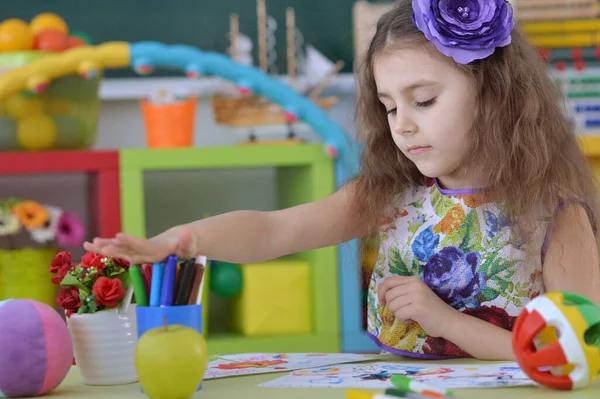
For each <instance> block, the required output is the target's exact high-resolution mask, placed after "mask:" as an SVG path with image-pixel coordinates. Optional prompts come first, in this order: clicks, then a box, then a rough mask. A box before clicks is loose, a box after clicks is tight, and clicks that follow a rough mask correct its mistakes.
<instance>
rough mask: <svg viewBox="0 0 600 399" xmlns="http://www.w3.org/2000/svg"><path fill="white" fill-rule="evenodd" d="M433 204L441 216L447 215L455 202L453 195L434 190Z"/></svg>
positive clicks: (436, 212)
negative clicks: (449, 195)
mask: <svg viewBox="0 0 600 399" xmlns="http://www.w3.org/2000/svg"><path fill="white" fill-rule="evenodd" d="M430 200H431V205H432V206H433V210H434V211H435V214H436V215H438V216H439V217H444V216H446V213H448V210H449V209H450V208H452V207H453V206H454V205H455V203H454V200H453V199H452V197H448V196H446V195H444V194H442V193H440V192H439V190H432V193H431V198H430Z"/></svg>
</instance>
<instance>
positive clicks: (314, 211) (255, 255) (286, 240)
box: [187, 186, 366, 263]
mask: <svg viewBox="0 0 600 399" xmlns="http://www.w3.org/2000/svg"><path fill="white" fill-rule="evenodd" d="M352 190H353V186H346V187H344V188H342V189H340V190H339V191H337V192H335V193H334V194H332V195H331V196H328V197H326V198H323V199H320V200H317V201H313V202H309V203H306V204H301V205H297V206H294V207H291V208H285V209H281V210H276V211H271V212H260V211H235V212H230V213H225V214H222V215H218V216H215V217H212V218H208V219H203V220H199V221H196V222H192V223H190V224H189V225H187V226H188V227H189V228H190V229H191V231H192V232H193V236H194V238H195V241H196V244H195V247H196V248H197V249H198V250H199V251H201V252H202V253H203V254H205V255H206V256H207V257H208V258H209V259H217V260H225V261H229V262H234V263H251V262H260V261H265V260H269V259H274V258H278V257H280V256H285V255H288V254H292V253H297V252H301V251H306V250H311V249H317V248H323V247H328V246H331V245H336V244H339V243H342V242H345V241H348V240H350V239H353V238H356V237H359V236H362V235H365V234H366V231H365V229H364V228H363V226H364V225H365V224H362V223H361V222H360V220H359V218H357V216H356V215H353V214H352V211H351V201H352Z"/></svg>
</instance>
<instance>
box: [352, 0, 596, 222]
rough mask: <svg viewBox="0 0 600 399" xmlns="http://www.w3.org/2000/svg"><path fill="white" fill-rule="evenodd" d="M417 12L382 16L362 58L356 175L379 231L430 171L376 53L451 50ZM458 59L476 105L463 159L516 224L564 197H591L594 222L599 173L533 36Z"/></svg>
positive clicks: (361, 200) (366, 215) (408, 8)
mask: <svg viewBox="0 0 600 399" xmlns="http://www.w3.org/2000/svg"><path fill="white" fill-rule="evenodd" d="M412 13H413V10H412V5H411V1H410V0H401V1H398V2H397V5H396V6H395V8H394V9H393V10H391V11H389V12H387V13H386V14H385V15H383V17H382V18H381V19H380V20H379V22H378V24H377V30H376V33H375V36H374V37H373V39H372V41H371V43H370V46H369V48H368V51H367V52H366V54H365V55H364V58H363V59H362V60H360V63H359V65H358V67H359V70H358V71H359V72H358V91H357V107H356V118H357V128H358V136H359V139H360V140H361V141H362V142H363V143H364V151H363V154H362V159H361V172H360V173H359V175H358V176H357V177H356V178H355V179H354V183H355V187H356V191H355V193H356V198H355V201H354V205H355V206H356V209H355V211H356V212H358V213H359V214H360V215H362V220H367V221H369V222H371V223H372V226H370V227H371V228H372V230H371V231H373V232H375V231H376V230H377V228H378V227H379V226H378V225H379V223H380V221H381V219H382V217H383V216H384V215H383V211H384V209H386V207H387V206H389V205H390V202H391V201H392V200H393V198H394V196H396V195H398V194H400V193H402V192H404V191H405V190H407V189H408V188H410V187H413V186H416V185H419V184H422V183H423V180H424V176H423V175H422V174H421V173H420V172H419V170H418V169H417V168H416V166H415V165H414V164H413V163H412V162H411V161H410V160H409V159H407V158H406V157H405V156H404V155H403V154H402V153H401V152H400V150H399V149H398V148H397V146H396V145H395V144H394V141H393V140H392V137H391V133H390V126H389V124H388V119H387V115H386V111H385V108H384V106H383V105H382V104H381V102H380V101H379V99H378V96H377V87H376V84H375V78H374V75H373V62H374V60H375V58H376V57H377V55H378V54H380V53H381V52H383V51H393V50H394V49H396V48H398V46H399V47H400V48H417V47H419V48H429V49H431V50H432V51H435V52H436V53H438V54H439V55H440V56H441V57H444V56H443V55H442V54H441V53H439V52H437V50H436V49H435V47H433V45H432V44H431V43H430V42H429V41H428V40H427V39H426V38H425V36H424V35H423V33H422V32H421V31H419V30H418V29H417V28H416V27H415V26H414V24H413V22H412V19H411V17H412ZM390 43H393V46H394V48H393V49H390ZM450 61H451V60H450ZM455 65H456V67H457V68H459V69H461V70H462V71H464V72H465V73H467V74H468V75H469V76H471V77H472V78H473V81H474V82H475V86H476V96H477V98H476V104H477V105H478V109H476V110H474V123H473V128H472V129H471V132H470V139H471V143H472V145H471V147H470V150H469V151H468V153H467V155H466V156H465V159H464V163H463V165H469V166H470V167H474V166H475V167H477V168H478V170H480V171H481V173H483V176H482V177H483V179H484V181H486V182H487V183H488V184H487V189H488V195H489V196H490V197H492V198H491V199H492V200H494V201H500V202H502V203H503V204H504V207H505V209H506V212H507V216H508V218H509V221H510V222H511V223H512V225H513V227H517V228H516V230H520V231H521V233H524V230H523V226H525V225H529V226H531V225H530V224H529V223H528V222H532V221H533V220H539V218H540V217H547V216H551V215H552V214H553V212H554V211H555V209H556V207H557V205H558V204H559V201H560V200H561V198H565V197H576V198H579V199H580V200H583V201H585V202H586V203H587V205H588V206H589V216H590V218H591V220H592V221H593V220H594V217H595V216H594V215H595V214H596V211H597V209H598V204H597V193H598V190H597V187H596V180H595V178H594V174H593V172H592V170H591V168H590V165H589V163H588V160H587V159H586V157H585V156H584V154H583V153H582V151H581V149H580V147H579V144H578V141H577V138H576V135H575V134H574V131H573V128H572V126H571V125H570V123H569V121H568V118H567V116H566V111H565V109H564V102H563V99H562V95H561V93H560V91H559V90H558V88H557V87H556V85H555V84H554V83H553V81H552V79H551V78H550V76H549V73H548V70H547V66H546V65H545V64H544V62H543V61H542V60H541V58H540V57H539V56H538V54H537V52H536V51H535V50H534V49H533V48H532V47H531V46H530V45H529V44H528V43H527V40H526V38H525V37H524V36H523V35H522V34H521V33H520V32H519V31H518V29H515V30H514V31H513V33H512V43H511V44H510V45H509V46H507V47H503V48H498V49H497V50H496V51H495V53H494V54H493V55H491V56H490V57H488V58H486V59H484V60H478V61H475V62H472V63H471V64H469V65H460V64H455Z"/></svg>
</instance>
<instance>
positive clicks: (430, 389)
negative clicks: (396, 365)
mask: <svg viewBox="0 0 600 399" xmlns="http://www.w3.org/2000/svg"><path fill="white" fill-rule="evenodd" d="M391 381H392V384H394V386H395V387H396V388H398V389H400V390H403V391H409V392H415V393H420V394H421V395H424V396H427V397H430V398H443V397H447V396H454V394H453V393H452V391H450V390H447V389H443V388H438V387H434V386H431V385H428V384H424V383H422V382H419V381H416V380H413V379H412V378H409V377H407V376H404V375H399V374H394V375H392V378H391Z"/></svg>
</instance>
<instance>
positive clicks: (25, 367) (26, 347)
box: [0, 299, 73, 398]
mask: <svg viewBox="0 0 600 399" xmlns="http://www.w3.org/2000/svg"><path fill="white" fill-rule="evenodd" d="M72 361H73V343H72V341H71V335H70V334H69V330H68V329H67V325H66V323H65V321H64V320H63V319H62V318H61V317H60V315H59V314H58V312H57V311H56V310H54V309H53V308H51V307H50V306H48V305H46V304H44V303H41V302H38V301H34V300H29V299H7V300H5V301H0V397H8V398H18V397H25V396H40V395H44V394H46V393H48V392H50V391H52V390H53V389H55V388H56V387H58V386H59V385H60V383H61V382H62V381H63V380H64V379H65V377H66V375H67V373H68V372H69V369H70V367H71V364H72Z"/></svg>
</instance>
